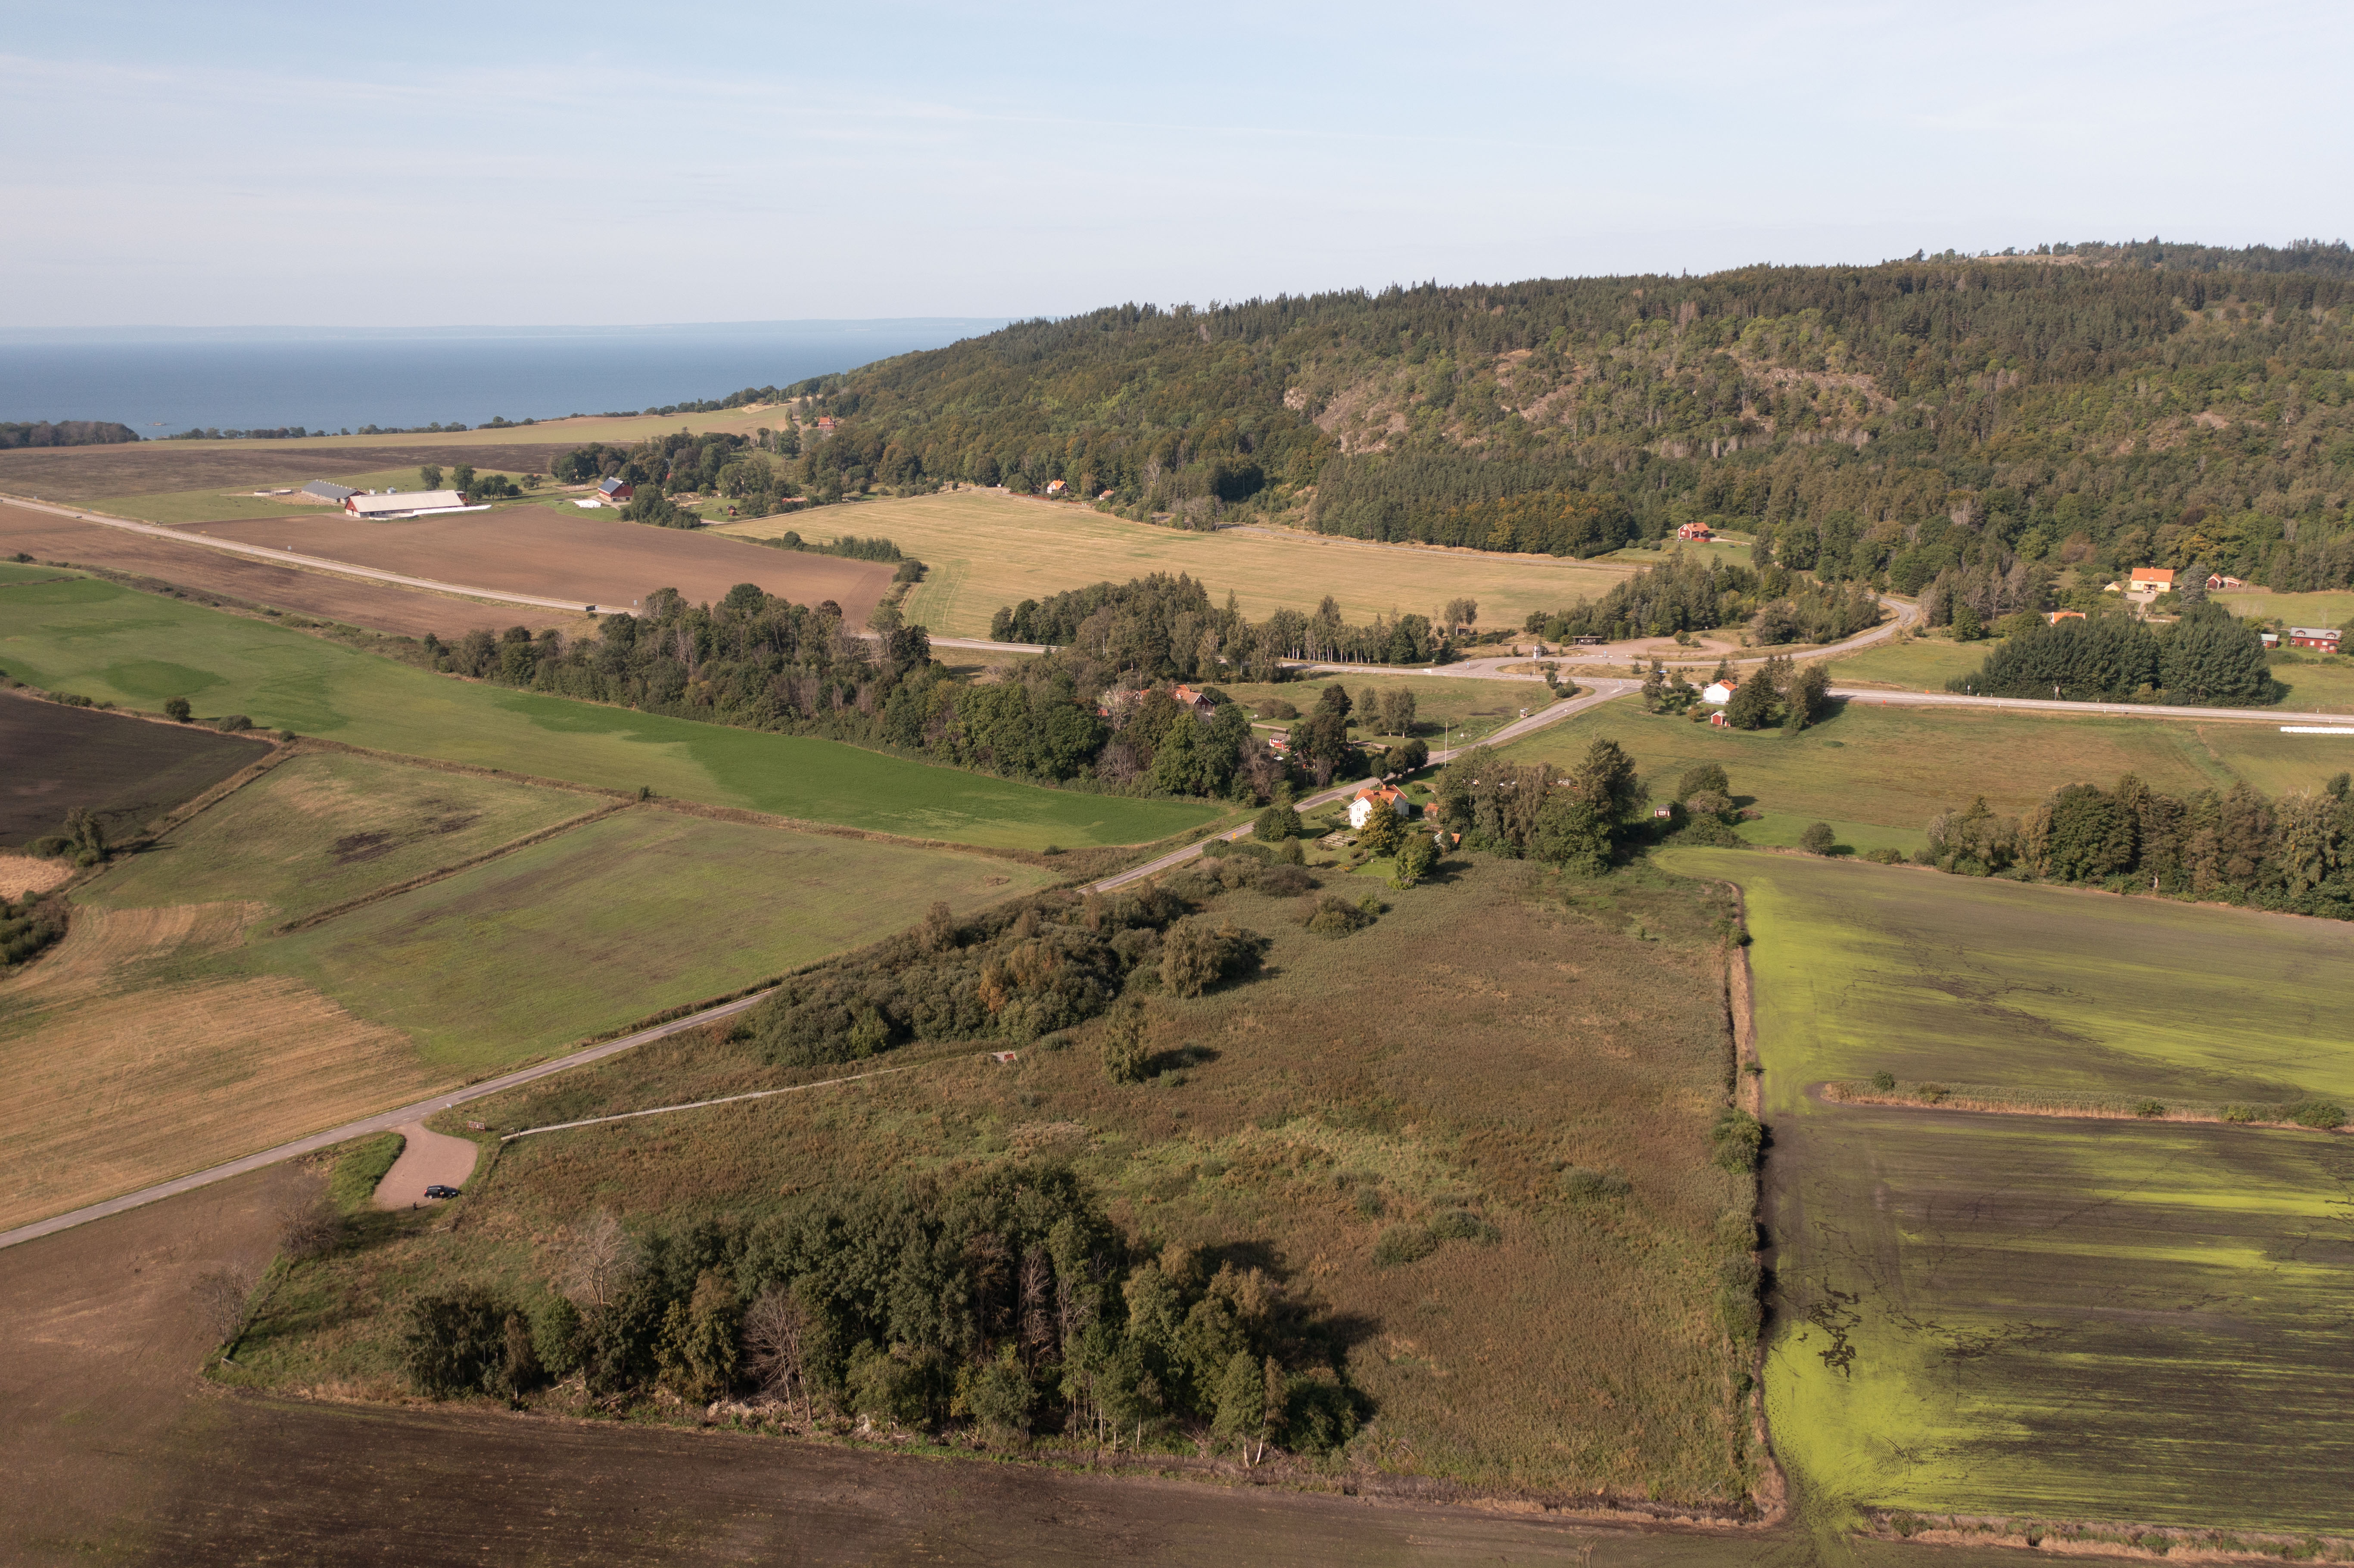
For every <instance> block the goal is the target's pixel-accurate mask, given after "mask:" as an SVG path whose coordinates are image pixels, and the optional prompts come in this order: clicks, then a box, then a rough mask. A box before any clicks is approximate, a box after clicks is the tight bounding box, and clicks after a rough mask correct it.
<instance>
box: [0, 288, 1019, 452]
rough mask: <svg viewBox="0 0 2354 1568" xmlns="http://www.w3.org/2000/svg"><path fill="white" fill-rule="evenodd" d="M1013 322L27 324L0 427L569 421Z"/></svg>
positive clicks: (4, 390) (2, 384)
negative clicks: (95, 422)
mask: <svg viewBox="0 0 2354 1568" xmlns="http://www.w3.org/2000/svg"><path fill="white" fill-rule="evenodd" d="M1004 324H1005V323H1004V322H1003V321H1002V320H995V319H992V320H979V319H973V320H967V319H962V318H950V317H915V318H908V319H904V320H884V321H836V322H828V321H805V322H711V323H699V324H694V325H685V326H645V327H447V328H434V329H425V330H408V331H391V330H385V331H368V330H362V329H337V328H327V327H317V328H298V327H279V328H268V327H263V328H223V329H219V330H185V329H183V330H175V329H169V328H138V327H126V328H117V329H107V330H74V329H61V330H53V331H39V330H30V329H17V330H12V331H5V332H0V420H33V419H118V420H121V421H122V423H123V424H126V425H128V426H130V427H131V428H132V429H134V430H137V431H138V432H139V433H140V434H141V435H143V436H150V437H154V436H167V435H170V434H172V433H173V432H174V431H175V430H184V429H192V428H193V429H203V428H207V427H210V428H216V429H281V428H283V427H287V426H292V425H301V426H303V427H304V428H306V429H313V430H320V429H325V430H337V429H359V428H360V427H361V426H363V425H378V426H384V427H387V428H391V427H404V426H415V425H426V424H434V423H440V424H445V425H446V424H460V425H480V424H483V423H486V422H487V421H489V420H490V419H491V418H493V416H500V415H503V416H504V417H505V418H510V419H527V418H530V419H548V418H561V417H563V416H564V415H567V414H602V413H610V412H617V411H620V410H631V411H634V410H637V409H641V408H660V407H662V406H663V405H664V404H668V403H689V402H696V401H700V400H703V399H705V398H717V397H726V396H727V395H728V394H729V393H731V392H735V391H737V390H740V389H741V388H743V387H783V386H788V385H790V383H792V382H795V381H799V380H801V379H802V378H803V377H804V376H822V375H826V374H828V373H830V372H833V371H838V370H850V369H854V368H855V367H856V366H861V365H866V364H870V363H872V362H873V361H875V360H877V359H885V358H888V357H889V356H891V355H895V354H906V353H907V352H909V351H910V350H913V349H919V348H938V347H941V346H942V345H944V344H950V343H954V342H956V341H957V340H958V339H960V338H966V337H972V336H975V335H977V334H981V333H987V332H992V331H994V330H996V329H997V328H998V327H1000V326H1002V325H1004Z"/></svg>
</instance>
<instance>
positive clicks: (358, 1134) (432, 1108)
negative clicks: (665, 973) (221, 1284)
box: [0, 991, 768, 1247]
mask: <svg viewBox="0 0 2354 1568" xmlns="http://www.w3.org/2000/svg"><path fill="white" fill-rule="evenodd" d="M767 994H768V993H767V992H766V991H763V992H760V993H759V994H758V995H755V996H746V997H738V998H737V1000H736V1001H729V1002H722V1003H721V1004H720V1005H719V1006H717V1007H707V1008H705V1009H704V1010H703V1011H702V1012H697V1013H692V1014H690V1015H688V1016H687V1017H684V1018H679V1019H673V1021H671V1022H668V1023H657V1024H655V1025H654V1026H653V1027H652V1028H651V1029H641V1030H639V1031H638V1032H637V1033H634V1034H625V1035H623V1036H621V1038H620V1039H619V1040H608V1041H606V1042H605V1043H604V1044H601V1045H591V1046H589V1047H588V1049H587V1050H584V1051H575V1052H573V1053H572V1054H570V1055H568V1056H557V1057H555V1058H553V1059H552V1060H549V1061H546V1062H542V1063H539V1064H538V1065H535V1066H530V1067H520V1068H517V1069H516V1070H515V1071H514V1072H512V1073H503V1074H501V1075H499V1076H497V1077H495V1078H485V1079H483V1080H482V1082H481V1083H479V1084H469V1085H467V1086H465V1087H463V1088H461V1089H452V1090H451V1091H450V1092H449V1093H448V1094H441V1095H435V1096H434V1097H431V1098H430V1099H423V1100H419V1101H418V1102H416V1103H415V1104H414V1105H406V1106H402V1107H400V1108H399V1109H398V1110H388V1111H386V1112H384V1113H382V1114H381V1115H378V1116H372V1117H366V1118H362V1119H361V1120H358V1121H347V1122H345V1124H344V1125H343V1126H341V1127H331V1128H327V1130H326V1131H324V1132H314V1133H313V1134H312V1135H311V1136H310V1137H308V1138H299V1139H295V1140H294V1141H293V1142H292V1143H281V1144H280V1145H279V1146H278V1147H277V1148H275V1149H265V1150H261V1151H260V1153H258V1154H249V1155H247V1156H245V1157H244V1158H243V1159H241V1160H230V1161H229V1162H228V1164H226V1165H216V1166H214V1167H212V1168H211V1169H210V1170H208V1171H192V1172H190V1173H189V1174H188V1175H186V1176H179V1177H175V1178H174V1179H173V1180H171V1181H158V1182H157V1183H156V1184H155V1185H154V1186H153V1187H142V1188H141V1189H140V1190H139V1191H137V1192H125V1193H124V1194H123V1195H122V1196H121V1197H120V1198H109V1199H107V1200H106V1201H105V1202H102V1203H91V1204H90V1205H89V1206H88V1207H86V1208H80V1209H74V1210H72V1211H70V1212H69V1213H62V1214H53V1215H51V1216H50V1217H49V1218H48V1219H46V1220H36V1221H34V1222H33V1223H32V1224H28V1225H18V1226H17V1227H16V1229H15V1230H13V1231H0V1247H11V1246H15V1245H16V1244H17V1243H18V1242H27V1241H31V1240H32V1239H33V1238H34V1237H35V1236H45V1235H48V1234H51V1233H52V1232H55V1231H62V1230H70V1229H71V1228H72V1227H74V1226H75V1225H80V1224H88V1223H89V1222H90V1221H91V1220H102V1219H104V1218H105V1217H106V1216H107V1215H109V1214H119V1213H122V1212H123V1211H124V1210H126V1209H135V1208H138V1207H139V1206H140V1205H142V1204H143V1203H152V1202H155V1201H156V1200H157V1199H158V1198H168V1197H171V1196H172V1195H173V1194H175V1193H177V1192H191V1191H193V1190H195V1189H196V1188H198V1187H208V1186H210V1185H212V1184H213V1183H214V1182H216V1181H228V1179H229V1178H230V1177H232V1176H242V1175H244V1174H245V1173H246V1172H247V1171H259V1170H260V1169H261V1168H262V1167H263V1166H265V1165H275V1164H277V1163H278V1162H279V1161H280V1160H298V1159H300V1158H302V1156H303V1155H305V1154H315V1153H317V1152H318V1151H319V1150H322V1149H332V1148H333V1147H334V1146H335V1145H336V1144H338V1143H345V1142H348V1141H350V1140H351V1139H355V1138H366V1137H367V1136H369V1135H370V1134H372V1133H378V1132H390V1131H392V1130H393V1129H395V1128H398V1127H401V1126H403V1125H405V1124H407V1123H409V1122H421V1121H423V1120H424V1119H425V1118H427V1117H429V1116H431V1115H433V1114H434V1113H435V1112H437V1111H443V1110H447V1109H449V1108H450V1107H451V1106H461V1105H464V1104H465V1103H466V1102H467V1101H469V1100H479V1099H482V1098H483V1097H486V1096H490V1095H495V1094H501V1093H504V1091H506V1090H508V1089H512V1088H516V1087H519V1086H522V1085H525V1084H529V1083H534V1082H536V1081H537V1080H539V1079H541V1078H545V1077H549V1076H552V1075H555V1074H557V1073H563V1072H569V1071H570V1070H571V1069H572V1068H574V1067H585V1066H587V1065H588V1064H589V1063H591V1062H601V1061H603V1060H604V1059H605V1058H606V1057H608V1056H613V1055H618V1054H620V1053H621V1052H623V1051H629V1050H633V1049H635V1048H636V1047H638V1046H640V1045H643V1044H646V1043H647V1042H649V1041H653V1040H659V1039H661V1038H663V1036H664V1035H666V1034H675V1033H678V1032H679V1031H681V1030H683V1029H694V1028H696V1027H698V1026H700V1025H702V1024H705V1023H710V1022H715V1021H716V1020H718V1019H722V1018H732V1017H734V1016H735V1015H736V1014H737V1013H739V1012H743V1011H744V1010H745V1009H746V1008H748V1007H750V1006H752V1005H753V1004H754V1003H755V1002H758V1001H759V1000H760V997H761V996H765V995H767Z"/></svg>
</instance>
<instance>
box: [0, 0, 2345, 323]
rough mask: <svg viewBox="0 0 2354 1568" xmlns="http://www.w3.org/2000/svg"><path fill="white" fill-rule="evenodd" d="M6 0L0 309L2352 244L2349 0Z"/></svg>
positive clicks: (600, 316) (454, 312)
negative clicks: (2100, 246)
mask: <svg viewBox="0 0 2354 1568" xmlns="http://www.w3.org/2000/svg"><path fill="white" fill-rule="evenodd" d="M361 12H362V8H359V7H340V6H323V5H317V4H316V3H315V0H310V3H306V4H303V5H271V4H257V5H186V4H179V5H154V4H144V3H140V4H132V5H116V6H111V7H109V8H107V9H106V10H105V11H104V12H103V13H97V12H92V11H90V10H89V9H87V8H83V7H77V6H64V5H54V4H41V5H30V4H24V3H21V0H6V3H5V4H0V19H5V26H0V81H5V90H0V151H5V157H0V201H5V207H4V208H0V210H5V213H6V214H7V218H8V221H7V238H6V241H5V245H0V326H63V325H104V324H122V323H170V324H179V325H214V324H222V323H351V324H366V325H406V324H423V323H638V322H678V321H726V320H756V319H775V318H806V317H856V316H917V315H1007V314H1013V315H1023V314H1031V313H1043V314H1060V313H1068V312H1072V311H1077V310H1083V309H1086V308H1088V307H1090V306H1093V305H1096V304H1100V303H1107V302H1118V301H1121V300H1152V301H1158V302H1176V301H1181V300H1192V301H1197V302H1198V301H1206V300H1210V299H1214V298H1238V297H1243V296H1246V295H1250V294H1260V293H1274V292H1278V291H1286V290H1289V291H1309V290H1318V289H1330V288H1344V287H1353V286H1357V285H1361V284H1362V285H1366V286H1370V287H1379V286H1381V285H1384V284H1386V283H1389V282H1392V281H1413V280H1418V279H1423V278H1432V277H1435V278H1437V279H1439V280H1441V281H1449V282H1462V281H1479V280H1486V281H1498V280H1507V279H1514V278H1522V277H1532V276H1557V275H1563V274H1571V273H1592V272H1615V271H1637V270H1670V271H1672V270H1682V269H1689V270H1693V271H1701V270H1713V269H1716V268H1721V267H1726V266H1734V265H1738V264H1741V263H1743V262H1747V261H1753V260H1774V261H1824V260H1860V261H1872V260H1880V259H1882V258H1883V257H1888V256H1897V255H1906V254H1910V253H1911V252H1912V251H1913V250H1914V249H1916V248H1920V247H1926V248H1928V249H1932V250H1935V249H1942V248H1944V247H1946V246H1948V245H1950V246H1955V247H1958V248H1960V249H1969V250H1975V249H1999V248H2000V247H2002V246H2005V245H2011V244H2018V245H2030V244H2033V243H2036V242H2039V241H2042V240H2050V239H2083V238H2124V237H2126V236H2129V235H2131V236H2140V237H2147V236H2148V235H2151V234H2153V233H2156V234H2162V235H2164V236H2166V237H2168V238H2192V239H2200V240H2205V241H2207V242H2209V243H2215V244H2234V243H2246V242H2249V241H2252V240H2269V241H2275V242H2277V241H2283V240H2286V239H2288V238H2295V237H2299V236H2308V235H2310V236H2317V237H2319V238H2340V237H2344V236H2347V235H2349V233H2354V222H2349V221H2348V218H2349V193H2354V157H2349V154H2354V130H2349V125H2354V117H2349V114H2348V113H2347V111H2346V108H2345V85H2344V81H2343V71H2344V68H2345V63H2346V61H2347V60H2348V59H2349V58H2354V6H2349V5H2346V4H2344V0H2336V3H2333V4H2294V3H2273V4H2263V3H2257V4H2245V5H2208V4H2189V3H2169V0H2146V3H2141V4H2133V5H2124V4H2067V3H2064V0H2061V3H2041V4H2013V3H2009V0H1997V3H1993V4H1979V5H1924V4H1920V3H1918V0H1911V3H1887V4H1882V3H1878V0H1868V3H1867V0H1858V3H1850V4H1816V5H1784V6H1774V5H1717V4H1688V5H1649V6H1640V7H1638V6H1627V5H1618V6H1595V5H1457V6H1452V7H1437V6H1430V5H1421V6H1416V7H1404V6H1392V5H1346V6H1341V5H1288V6H1287V5H1231V4H1225V3H1222V0H1214V3H1211V4H1199V5H1186V6H1155V7H1150V8H1144V7H1113V6H1107V5H1066V6H1056V5H1034V6H1025V7H1020V8H1008V7H980V6H970V5H893V4H847V5H831V6H826V7H816V6H805V7H782V6H776V5H763V6H758V7H753V6H732V5H716V6H711V7H707V8H703V9H700V10H692V9H684V8H657V7H647V6H629V7H625V6H618V5H602V4H595V3H589V4H567V5H502V4H497V3H495V0H490V3H483V4H472V5H459V4H451V3H447V0H428V3H425V4H403V5H398V6H371V7H366V8H365V13H366V14H364V15H363V14H361Z"/></svg>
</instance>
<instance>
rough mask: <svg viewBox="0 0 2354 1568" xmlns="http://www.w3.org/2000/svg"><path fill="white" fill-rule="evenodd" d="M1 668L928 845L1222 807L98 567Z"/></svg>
mask: <svg viewBox="0 0 2354 1568" xmlns="http://www.w3.org/2000/svg"><path fill="white" fill-rule="evenodd" d="M653 531H654V530H648V532H653ZM763 553H764V554H765V553H767V552H763ZM0 669H5V670H7V671H9V672H10V673H12V674H15V675H16V676H18V677H19V678H20V679H23V680H26V681H28V682H32V683H36V684H38V685H41V686H43V687H46V688H48V689H50V690H53V691H66V692H74V693H79V694H84V695H87V696H90V697H92V698H97V699H103V700H111V701H114V702H118V703H122V704H124V705H135V706H151V705H161V704H162V702H163V701H164V699H165V698H167V697H170V696H175V695H186V696H188V697H189V698H190V700H191V701H192V702H193V703H194V704H195V705H196V712H197V714H198V715H200V716H211V715H220V714H229V713H242V714H245V715H249V716H250V717H251V718H252V719H253V721H254V722H255V723H257V724H260V725H264V726H271V727H282V728H287V729H292V730H294V731H296V732H298V733H300V734H304V735H321V736H328V737H330V738H332V739H336V740H342V741H345V742H348V743H350V744H353V745H355V746H365V747H373V748H376V749H378V750H384V751H392V752H399V753H403V754H405V755H408V756H414V757H430V758H439V759H440V760H442V761H448V762H462V763H468V764H471V765H473V766H477V767H484V768H505V769H508V770H511V771H514V772H519V773H530V774H535V775H537V776H539V777H542V778H552V779H564V780H567V781H568V782H572V783H579V784H588V785H592V786H595V787H597V788H599V789H630V790H634V789H637V788H638V787H639V786H641V785H645V786H649V787H651V788H652V789H654V790H655V791H656V792H657V793H659V794H663V795H669V796H676V797H679V798H681V799H684V800H699V801H702V802H704V803H705V804H707V805H715V806H737V807H745V808H748V809H750V810H758V811H766V812H771V813H774V814H777V815H780V816H789V817H794V818H798V819H800V820H802V821H820V822H835V823H840V824H843V825H844V826H848V827H854V828H862V829H866V830H869V831H873V832H886V833H895V834H899V835H903V836H907V837H913V838H925V839H940V840H947V841H949V842H960V843H976V844H989V845H997V846H1005V847H1012V848H1020V849H1044V848H1045V847H1046V846H1048V845H1050V844H1061V845H1064V846H1066V847H1068V848H1078V847H1082V846H1086V845H1092V844H1125V843H1140V842H1150V841H1153V840H1157V839H1161V838H1164V837H1167V836H1169V835H1171V834H1172V833H1177V832H1183V831H1185V830H1186V829H1188V828H1192V827H1195V826H1198V825H1199V824H1201V823H1203V822H1205V821H1210V820H1211V819H1213V818H1214V817H1215V816H1217V815H1218V814H1219V810H1218V809H1217V808H1214V807H1210V806H1206V805H1195V804H1191V803H1187V802H1182V801H1174V800H1129V799H1123V798H1119V797H1114V796H1103V795H1087V794H1082V793H1079V792H1077V791H1073V790H1057V789H1039V788H1037V787H1035V786H1033V785H1027V784H1017V783H1013V782H1011V781H1009V780H1005V779H991V778H988V777H986V776H984V775H981V774H976V773H966V772H960V771H958V770H956V769H953V768H934V767H930V766H928V765H926V764H923V763H919V762H911V761H907V760H905V759H902V758H896V757H887V756H885V755H883V754H881V753H878V752H872V751H864V750H861V749H859V748H857V747H850V746H843V745H841V744H839V743H837V742H834V741H827V740H817V739H811V738H809V737H806V736H781V735H770V734H766V733H763V732H760V731H756V730H745V729H730V728H727V727H725V726H718V725H705V724H695V723H694V722H692V721H689V720H685V719H674V718H665V717H662V716H660V715H652V714H642V713H635V712H631V711H630V710H628V709H623V708H611V707H601V706H599V705H594V704H590V703H578V702H572V701H568V700H567V699H565V698H561V697H548V696H540V695H535V694H531V693H527V692H518V691H513V690H510V689H507V688H504V687H498V686H490V685H482V684H478V683H472V682H466V681H460V680H456V679H453V678H451V677H449V676H443V675H434V674H429V673H426V672H424V671H421V670H418V669H413V668H411V667H409V666H408V665H405V664H398V663H395V662H392V661H390V660H387V659H382V658H378V657H376V656H374V655H372V654H366V653H359V652H354V651H352V650H350V649H348V648H345V647H342V646H340V645H338V644H335V643H332V642H326V641H321V640H320V639H318V638H314V637H306V636H304V635H302V633H300V632H297V631H292V630H286V629H284V628H281V627H276V626H271V625H269V624H267V623H266V622H262V621H258V620H249V619H245V618H241V617H238V616H232V615H227V614H223V613H220V612H218V611H215V610H208V609H201V608H198V607H196V606H195V605H190V604H187V603H185V602H183V601H180V600H177V599H167V598H162V597H159V596H156V595H152V594H144V593H138V592H134V591H133V590H132V589H129V588H120V587H117V586H116V585H114V584H111V583H106V582H100V581H95V580H91V579H87V578H78V579H75V580H72V581H68V582H58V583H32V584H27V585H25V586H23V587H19V588H9V589H6V590H5V591H0Z"/></svg>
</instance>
